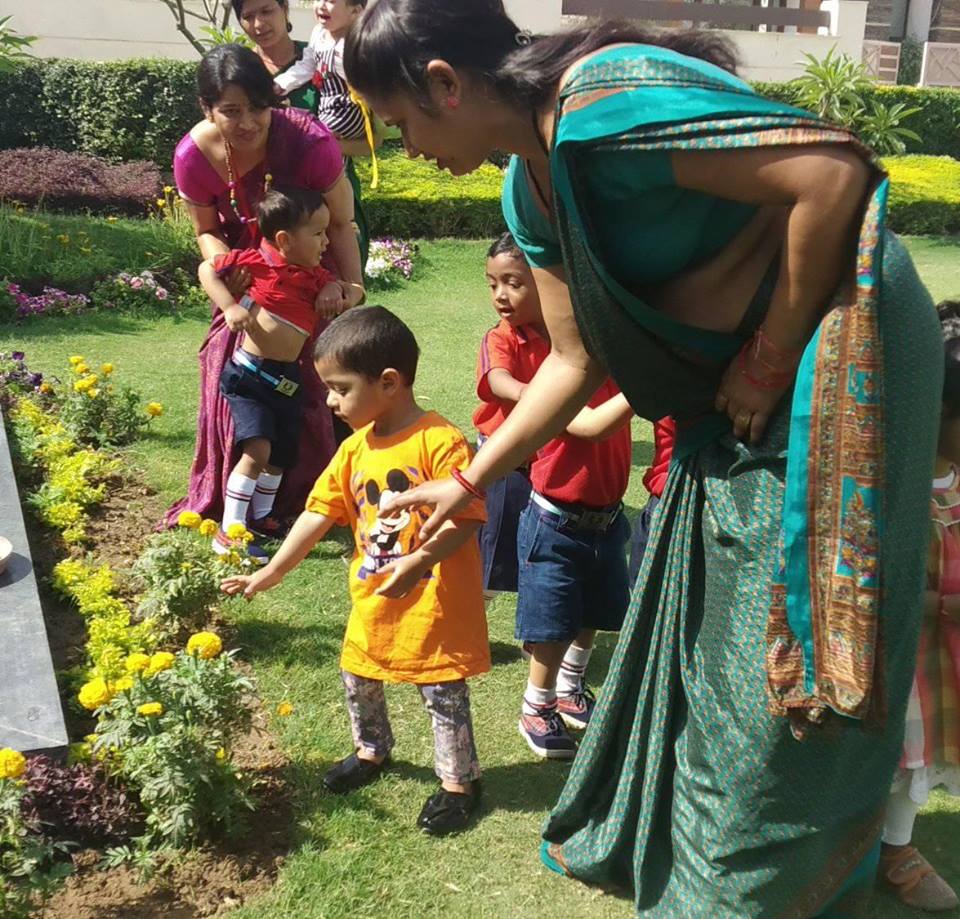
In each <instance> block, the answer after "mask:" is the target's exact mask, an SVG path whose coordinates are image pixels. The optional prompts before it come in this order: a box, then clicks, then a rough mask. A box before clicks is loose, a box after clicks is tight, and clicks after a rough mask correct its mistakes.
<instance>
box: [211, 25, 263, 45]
mask: <svg viewBox="0 0 960 919" xmlns="http://www.w3.org/2000/svg"><path fill="white" fill-rule="evenodd" d="M200 31H201V32H202V33H203V34H204V35H206V36H207V37H206V38H201V39H200V44H201V45H203V46H204V48H216V47H217V45H243V46H244V48H253V47H254V44H253V42H252V41H250V39H249V37H248V36H247V33H246V32H244V31H243V30H242V29H234V28H233V27H232V26H224V27H223V28H220V26H204V27H203V28H202V29H201V30H200Z"/></svg>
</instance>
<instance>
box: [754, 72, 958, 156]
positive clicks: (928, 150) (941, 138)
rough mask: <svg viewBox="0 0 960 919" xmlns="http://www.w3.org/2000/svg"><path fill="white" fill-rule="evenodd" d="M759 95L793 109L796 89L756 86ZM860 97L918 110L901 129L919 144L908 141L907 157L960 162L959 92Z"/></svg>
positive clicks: (876, 89)
mask: <svg viewBox="0 0 960 919" xmlns="http://www.w3.org/2000/svg"><path fill="white" fill-rule="evenodd" d="M754 88H755V89H756V90H757V92H758V93H760V94H761V95H764V96H767V97H768V98H770V99H778V100H779V101H781V102H788V103H790V104H791V105H796V104H797V102H796V95H795V88H794V87H793V86H792V85H791V84H790V83H755V84H754ZM860 95H861V96H862V98H863V101H864V102H865V103H867V105H869V104H870V103H871V102H878V103H881V104H883V105H885V106H888V107H889V106H891V105H895V104H896V103H898V102H902V103H904V104H905V105H906V106H907V107H909V108H912V107H917V108H919V109H920V111H919V112H917V113H916V114H915V115H912V116H911V117H909V118H907V119H906V120H905V121H904V122H903V126H904V127H906V128H910V130H911V131H916V132H917V134H919V135H920V138H921V139H920V141H919V142H918V141H915V140H908V141H907V153H925V154H928V155H930V156H952V157H953V158H954V159H960V92H958V91H957V90H955V89H929V88H926V87H919V86H873V87H870V88H869V89H867V90H864V91H863V92H862V93H860Z"/></svg>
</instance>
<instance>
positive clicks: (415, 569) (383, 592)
mask: <svg viewBox="0 0 960 919" xmlns="http://www.w3.org/2000/svg"><path fill="white" fill-rule="evenodd" d="M380 573H381V574H389V575H390V577H389V578H388V579H387V580H386V581H385V582H384V583H383V584H381V585H380V586H379V587H378V588H377V589H376V590H375V591H374V593H376V595H377V596H378V597H388V598H389V599H391V600H399V599H400V598H401V597H405V596H406V595H407V594H408V593H410V591H411V590H413V588H414V587H416V586H417V583H418V582H419V580H420V579H421V578H422V577H423V562H422V561H420V560H419V559H418V558H416V556H414V555H404V556H403V557H402V558H398V559H397V560H396V561H395V562H390V564H389V565H384V566H383V568H382V569H381V570H380Z"/></svg>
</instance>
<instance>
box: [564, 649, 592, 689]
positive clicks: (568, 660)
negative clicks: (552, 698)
mask: <svg viewBox="0 0 960 919" xmlns="http://www.w3.org/2000/svg"><path fill="white" fill-rule="evenodd" d="M592 652H593V648H581V647H580V646H579V645H570V647H569V648H567V653H566V654H564V655H563V663H561V664H560V672H559V673H558V674H557V695H558V696H571V695H573V694H574V693H575V692H581V691H582V690H583V676H584V674H585V673H586V672H587V664H588V663H590V654H591V653H592Z"/></svg>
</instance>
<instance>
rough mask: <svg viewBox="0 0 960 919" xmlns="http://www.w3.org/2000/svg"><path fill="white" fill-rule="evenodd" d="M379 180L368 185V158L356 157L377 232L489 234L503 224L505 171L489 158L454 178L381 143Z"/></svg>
mask: <svg viewBox="0 0 960 919" xmlns="http://www.w3.org/2000/svg"><path fill="white" fill-rule="evenodd" d="M377 158H378V160H379V162H380V184H379V186H378V187H377V188H376V189H371V188H370V161H369V160H366V159H356V160H354V162H355V163H356V165H357V172H358V174H359V176H360V181H361V183H362V185H363V207H364V210H365V211H366V214H367V221H368V223H369V224H370V229H371V232H372V233H373V235H374V236H400V237H404V238H411V237H414V238H423V237H426V238H434V237H438V236H459V237H464V238H468V239H488V238H491V237H493V236H496V235H498V234H499V233H501V232H502V231H503V230H504V229H505V226H504V223H503V215H502V214H501V212H500V187H501V186H502V184H503V172H502V171H501V170H500V169H499V168H498V167H496V166H494V165H493V164H492V163H485V164H484V165H483V166H481V167H480V168H479V169H478V170H476V171H475V172H472V173H470V174H469V175H466V176H460V177H459V178H454V177H453V176H451V175H450V173H448V172H442V171H441V170H439V169H437V167H436V166H435V165H433V164H432V163H428V162H426V161H425V160H421V159H417V160H411V159H409V158H408V157H407V155H406V153H405V152H404V151H403V149H402V148H400V147H397V146H393V145H389V146H384V147H381V148H380V151H379V153H378V154H377Z"/></svg>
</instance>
